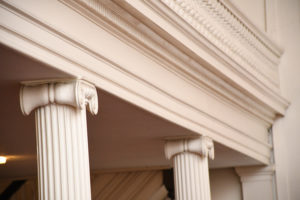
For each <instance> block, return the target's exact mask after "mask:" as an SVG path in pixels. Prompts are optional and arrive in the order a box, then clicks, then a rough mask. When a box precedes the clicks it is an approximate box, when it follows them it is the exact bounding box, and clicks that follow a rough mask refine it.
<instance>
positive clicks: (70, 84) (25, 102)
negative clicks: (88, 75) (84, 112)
mask: <svg viewBox="0 0 300 200" xmlns="http://www.w3.org/2000/svg"><path fill="white" fill-rule="evenodd" d="M23 84H24V85H22V87H21V90H20V105H21V110H22V112H23V114H24V115H29V114H30V113H31V111H32V110H34V109H36V108H38V107H40V106H45V105H47V104H51V103H55V104H63V105H69V106H73V107H75V108H79V109H85V108H86V106H87V107H88V110H89V111H90V112H91V113H92V114H94V115H95V114H97V112H98V97H97V91H96V88H95V87H94V86H93V85H91V84H90V83H88V82H86V81H83V80H49V81H33V82H23Z"/></svg>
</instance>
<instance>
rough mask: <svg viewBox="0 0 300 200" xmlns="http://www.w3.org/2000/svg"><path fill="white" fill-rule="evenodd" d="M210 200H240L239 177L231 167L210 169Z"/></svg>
mask: <svg viewBox="0 0 300 200" xmlns="http://www.w3.org/2000/svg"><path fill="white" fill-rule="evenodd" d="M209 176H210V186H211V197H212V200H242V189H241V183H240V179H239V177H238V176H237V174H236V173H235V171H234V169H233V168H225V169H213V170H210V174H209Z"/></svg>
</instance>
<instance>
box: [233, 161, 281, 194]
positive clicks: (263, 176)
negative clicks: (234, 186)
mask: <svg viewBox="0 0 300 200" xmlns="http://www.w3.org/2000/svg"><path fill="white" fill-rule="evenodd" d="M235 171H236V172H237V174H238V175H239V176H240V178H241V182H242V190H243V200H257V199H263V200H275V199H276V192H275V187H274V186H275V182H274V173H275V167H274V166H267V167H238V168H235Z"/></svg>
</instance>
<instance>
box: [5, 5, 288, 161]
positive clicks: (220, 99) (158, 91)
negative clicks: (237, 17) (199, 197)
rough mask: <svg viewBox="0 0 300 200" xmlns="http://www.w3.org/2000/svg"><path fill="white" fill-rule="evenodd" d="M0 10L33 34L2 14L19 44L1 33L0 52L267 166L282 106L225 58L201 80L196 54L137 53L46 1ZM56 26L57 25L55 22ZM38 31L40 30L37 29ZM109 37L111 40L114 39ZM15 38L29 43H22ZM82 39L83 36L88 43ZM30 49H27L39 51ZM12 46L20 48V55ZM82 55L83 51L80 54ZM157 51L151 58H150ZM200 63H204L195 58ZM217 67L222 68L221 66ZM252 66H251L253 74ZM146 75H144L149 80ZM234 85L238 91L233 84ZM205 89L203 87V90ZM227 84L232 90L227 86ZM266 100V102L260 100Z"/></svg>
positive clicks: (100, 25)
mask: <svg viewBox="0 0 300 200" xmlns="http://www.w3.org/2000/svg"><path fill="white" fill-rule="evenodd" d="M7 3H11V4H12V7H14V6H16V7H17V8H18V9H20V10H22V11H24V12H25V13H28V14H29V15H30V16H31V15H32V16H34V18H36V19H37V20H38V21H39V22H38V23H39V26H38V27H37V26H36V24H35V22H32V19H27V20H25V19H23V18H21V17H18V15H15V14H14V12H17V11H16V10H17V9H15V10H11V9H10V8H8V10H5V9H3V11H1V14H3V18H0V19H3V20H2V21H1V23H2V24H3V26H5V27H6V28H7V29H9V30H10V29H13V30H14V32H17V33H18V34H20V35H22V37H17V36H16V35H15V34H12V32H8V31H7V30H6V29H5V30H2V31H3V32H2V34H3V38H5V39H3V42H4V43H5V44H7V45H10V46H13V48H17V49H19V50H23V53H25V54H30V56H33V57H35V58H36V59H38V60H42V61H43V62H45V63H48V64H49V65H52V66H54V67H56V68H57V69H60V70H63V71H65V72H67V73H70V74H72V75H74V76H76V77H83V78H84V79H85V80H88V81H90V82H93V83H94V84H95V85H96V86H97V87H99V88H102V89H104V90H106V91H108V92H110V93H113V94H115V95H117V96H119V97H121V98H123V99H125V100H127V101H129V102H131V103H134V104H136V105H138V106H141V107H143V108H144V109H146V110H148V111H150V112H153V113H155V114H156V115H159V116H161V117H163V118H165V119H167V120H170V121H172V122H174V123H177V124H179V125H181V126H183V127H186V128H187V129H189V130H191V131H193V132H195V133H198V134H205V135H208V136H210V137H211V138H213V139H214V140H215V141H217V142H219V143H222V144H225V145H227V146H228V147H230V148H232V149H235V150H237V151H240V152H242V153H244V154H246V155H248V156H251V157H253V158H255V159H257V160H258V161H260V162H262V163H265V164H267V163H268V161H269V156H270V150H271V147H270V145H268V144H267V135H268V132H267V128H268V127H269V126H270V122H272V121H273V119H274V115H275V113H277V112H279V113H281V112H283V111H284V107H285V105H286V103H285V101H284V99H282V98H281V97H280V95H278V94H277V93H276V92H275V91H272V90H269V89H267V87H265V86H264V84H262V85H261V84H259V83H258V82H257V81H254V80H256V78H257V77H253V74H252V75H250V74H251V73H250V74H249V73H246V72H245V74H244V70H242V69H241V73H242V74H244V75H241V73H237V74H236V73H235V72H237V71H236V70H234V69H233V68H232V67H233V65H231V64H229V62H230V63H232V62H233V61H230V59H229V58H227V56H226V57H224V58H222V61H220V60H219V59H218V58H215V56H217V55H219V54H218V53H212V52H210V53H209V54H210V55H209V60H210V62H209V63H211V64H210V66H206V67H209V68H210V72H208V70H207V69H205V67H202V66H200V65H199V63H200V64H201V63H203V64H205V63H204V62H203V61H202V62H195V61H196V60H191V58H192V57H197V60H200V59H199V56H200V55H198V54H197V55H194V54H193V53H191V52H190V53H188V54H189V55H188V56H186V55H185V54H184V55H182V54H183V52H181V53H177V54H176V56H174V54H172V55H171V54H168V55H167V53H168V52H169V50H168V49H163V51H161V50H159V49H161V48H162V47H161V46H160V47H158V45H149V44H145V45H147V46H149V48H150V47H151V48H154V49H155V51H154V50H153V49H152V50H151V52H148V51H146V50H145V47H141V45H140V44H135V42H134V41H136V40H135V39H134V40H129V39H128V38H127V37H128V34H126V37H125V36H124V31H123V32H122V33H121V31H120V30H119V29H121V28H120V27H119V28H118V30H115V29H113V28H110V29H109V28H108V27H107V26H108V25H107V24H106V25H105V23H104V22H103V21H101V20H97V22H96V23H92V22H91V21H90V20H87V19H85V18H84V17H83V16H82V15H79V14H78V13H76V12H75V11H73V10H71V9H70V7H67V6H66V5H64V4H62V3H60V2H57V1H53V2H52V1H51V3H50V2H49V1H47V3H46V1H45V2H41V3H38V4H37V3H36V2H33V1H28V2H27V1H26V2H23V1H22V2H20V1H9V2H6V3H5V2H4V3H3V4H7ZM31 3H32V4H31ZM14 4H15V5H14ZM48 4H49V5H48ZM4 7H5V6H4ZM96 7H97V6H96ZM97 8H98V7H97ZM101 9H102V7H101ZM101 9H100V10H101ZM103 9H104V8H103ZM223 10H224V9H223ZM53 13H55V15H53ZM105 13H106V14H107V13H108V12H105ZM225 13H226V12H225ZM98 14H99V13H98ZM60 16H61V17H60ZM24 17H25V16H24ZM104 17H107V19H106V20H112V19H115V18H114V17H112V16H110V17H109V16H104ZM58 18H60V19H59V20H58ZM231 18H232V17H231ZM117 19H118V20H116V26H119V25H120V24H122V23H124V22H123V21H122V20H120V19H119V18H117ZM74 21H76V23H74ZM100 22H101V23H100ZM21 25H22V26H21ZM40 26H42V27H44V28H40ZM49 26H50V27H52V28H53V29H55V32H53V30H48V28H47V27H49ZM103 27H105V29H109V31H110V32H106V31H104V30H103V29H104V28H103ZM126 27H127V28H128V26H124V27H123V28H124V29H126ZM173 28H174V27H173ZM46 30H47V31H46ZM126 31H130V32H131V31H132V32H134V31H137V30H132V28H128V30H127V29H126ZM52 32H53V33H52ZM111 32H113V33H114V34H116V35H117V36H118V38H116V37H115V36H114V35H112V34H111ZM214 33H215V32H214ZM57 34H59V36H57ZM249 34H250V33H249ZM33 35H34V36H33ZM137 35H144V34H137ZM23 36H24V37H25V38H28V39H29V40H26V41H23V40H22V38H23ZM86 36H89V37H88V39H87V37H86ZM119 36H120V37H122V38H119ZM187 36H189V35H186V37H185V38H186V39H187V40H188V41H189V42H190V43H193V44H194V45H196V43H195V41H193V40H191V38H190V37H187ZM132 37H134V38H136V37H137V36H136V35H134V34H133V35H132ZM20 38H21V39H20ZM62 38H64V39H62ZM70 38H71V39H70ZM90 38H93V40H91V39H90ZM179 39H180V38H179ZM20 40H21V41H20ZM140 40H142V42H144V41H148V42H149V41H150V42H151V44H154V42H152V38H147V39H146V38H140ZM30 41H32V42H33V41H34V42H36V43H38V44H40V46H37V45H35V44H33V43H32V42H30ZM45 41H47V42H45ZM74 41H76V42H74ZM124 41H126V42H124ZM164 42H165V41H164ZM128 43H130V45H128ZM237 43H239V42H237ZM20 44H22V45H24V46H25V47H27V48H25V47H24V46H22V47H21V46H20ZM99 44H101V45H99ZM229 44H230V42H229V43H228V45H229ZM239 44H240V43H239ZM133 46H136V47H133ZM271 46H272V45H271ZM82 47H83V48H84V49H85V50H84V51H83V50H82V49H83V48H82ZM200 47H201V45H200V46H199V45H197V49H201V48H200ZM25 49H26V50H25ZM264 49H265V48H264ZM272 49H273V48H272ZM276 49H277V48H275V50H276ZM158 50H159V52H157V51H158ZM215 50H216V49H215ZM273 50H274V49H273ZM202 51H204V52H206V53H205V55H206V54H208V48H205V49H202ZM216 51H217V50H216ZM166 52H167V53H166ZM197 52H198V51H197ZM247 52H248V51H247ZM154 53H158V54H159V59H158V58H157V57H156V56H153V54H154ZM198 53H199V52H198ZM269 53H270V52H269ZM272 54H273V53H272ZM275 54H276V55H275V57H278V55H277V54H278V53H275ZM279 54H280V51H279ZM58 55H59V56H58ZM74 55H76V56H74ZM179 55H180V57H181V56H182V57H185V58H184V59H183V60H181V59H178V58H177V56H179ZM201 57H206V56H204V54H202V53H201ZM246 57H247V56H246ZM128 58H131V59H128ZM174 59H175V60H174ZM177 59H178V62H177ZM194 59H196V58H194ZM207 59H208V57H207ZM223 59H224V60H223ZM172 60H173V61H172ZM225 60H227V61H226V62H225ZM254 60H256V59H254ZM165 61H166V62H165ZM223 61H224V62H223ZM174 62H175V63H174ZM196 63H198V64H196ZM207 64H208V63H207ZM179 65H180V66H179ZM192 65H195V68H193V69H192V68H191V67H192ZM196 65H197V66H196ZM205 65H206V64H205ZM216 65H218V69H219V70H224V69H226V68H227V67H229V69H226V70H225V71H226V72H225V71H224V73H226V74H227V75H228V76H227V75H226V76H222V75H221V74H219V73H218V72H217V73H216V74H214V73H215V72H213V71H214V69H213V67H214V66H216ZM225 66H226V67H225ZM257 66H258V65H255V68H257ZM262 66H265V65H262ZM235 67H238V66H235ZM182 69H184V70H182ZM249 69H251V68H249ZM274 69H276V67H275V68H274ZM219 70H217V71H219ZM252 70H254V69H252ZM270 70H271V71H273V68H272V67H271V68H270ZM275 71H276V70H275ZM149 74H152V75H151V76H149ZM222 74H223V73H222ZM238 74H240V75H241V77H240V75H238ZM246 74H248V75H246ZM258 74H260V73H258ZM191 75H192V76H191ZM234 76H235V77H236V76H238V77H236V78H235V81H234V84H233V82H232V81H230V79H231V78H233V77H234ZM245 76H246V77H247V78H246V79H245ZM243 77H244V78H243ZM272 77H273V76H272ZM212 78H213V79H212ZM215 78H217V79H218V80H215ZM200 79H201V80H200ZM202 79H203V80H202ZM208 79H209V80H208ZM165 80H168V81H165ZM245 81H246V82H247V83H246V82H245ZM206 82H207V83H206ZM236 82H238V85H236V84H235V83H236ZM243 83H244V84H243ZM174 84H175V85H174ZM206 84H208V85H209V87H206ZM231 84H233V85H234V86H230V85H231ZM259 85H260V86H259ZM203 87H204V88H203ZM244 87H245V88H244ZM248 87H249V88H248ZM242 88H243V89H242ZM255 88H256V89H255ZM277 89H278V88H277ZM225 91H226V92H225ZM227 91H228V93H227ZM247 91H249V92H250V91H252V92H250V93H251V94H252V95H250V94H249V92H247ZM267 91H269V92H270V93H269V92H267ZM224 92H225V93H226V94H224ZM267 93H268V94H270V95H271V96H270V95H266V94H267ZM254 94H255V97H254V96H253V95H254ZM225 95H226V96H225ZM232 95H233V96H232ZM256 95H258V96H256ZM262 99H265V100H266V101H265V100H263V102H265V103H267V102H269V103H267V104H268V105H266V104H265V103H263V102H262ZM236 102H238V103H236ZM236 104H238V105H236ZM239 104H243V105H239ZM240 106H242V108H241V107H240ZM273 107H274V109H275V110H274V109H273ZM250 110H251V111H250ZM261 111H263V112H261ZM228 113H230V116H231V117H230V118H228ZM265 120H267V121H265Z"/></svg>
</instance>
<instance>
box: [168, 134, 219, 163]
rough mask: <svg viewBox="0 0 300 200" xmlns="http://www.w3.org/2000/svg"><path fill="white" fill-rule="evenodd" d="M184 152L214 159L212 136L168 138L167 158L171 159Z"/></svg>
mask: <svg viewBox="0 0 300 200" xmlns="http://www.w3.org/2000/svg"><path fill="white" fill-rule="evenodd" d="M184 152H190V153H195V154H199V155H200V156H204V157H209V158H210V159H214V156H215V155H214V143H213V141H212V139H211V138H209V137H206V136H201V137H200V138H196V139H194V138H193V139H180V140H168V141H167V142H166V144H165V155H166V157H167V159H171V158H172V157H173V156H175V155H177V154H180V153H184Z"/></svg>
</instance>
